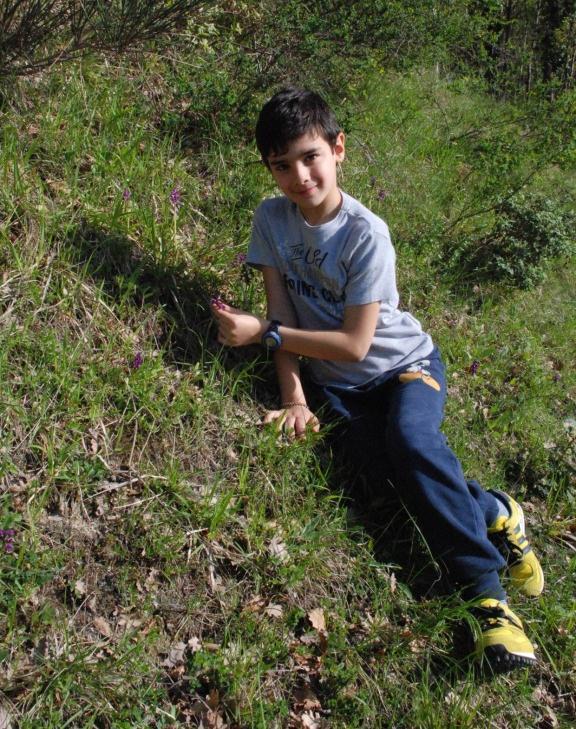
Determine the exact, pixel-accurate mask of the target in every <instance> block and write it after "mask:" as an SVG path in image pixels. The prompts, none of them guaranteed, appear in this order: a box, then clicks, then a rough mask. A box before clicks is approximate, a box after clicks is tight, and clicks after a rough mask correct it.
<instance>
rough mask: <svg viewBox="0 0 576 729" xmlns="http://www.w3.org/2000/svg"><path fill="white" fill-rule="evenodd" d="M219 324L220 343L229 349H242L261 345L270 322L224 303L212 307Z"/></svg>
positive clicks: (213, 304) (214, 304)
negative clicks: (247, 345) (245, 346)
mask: <svg viewBox="0 0 576 729" xmlns="http://www.w3.org/2000/svg"><path fill="white" fill-rule="evenodd" d="M211 309H212V313H213V314H214V316H215V317H216V321H217V322H218V341H219V342H220V344H225V345H226V346H228V347H242V346H244V345H246V344H260V340H261V339H262V335H263V334H264V332H265V331H266V328H267V326H268V322H267V321H266V319H262V318H261V317H259V316H255V315H254V314H250V313H249V312H248V311H242V309H235V308H234V307H233V306H228V304H224V303H223V302H220V301H219V302H218V303H215V302H213V303H212V305H211Z"/></svg>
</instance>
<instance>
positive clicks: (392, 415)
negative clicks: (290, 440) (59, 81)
mask: <svg viewBox="0 0 576 729" xmlns="http://www.w3.org/2000/svg"><path fill="white" fill-rule="evenodd" d="M321 395H322V397H323V399H324V400H325V401H327V403H328V404H329V406H330V408H331V410H332V413H333V414H334V415H337V416H340V417H341V418H343V419H344V421H345V430H344V436H343V438H344V446H345V452H346V453H349V454H351V457H352V459H353V461H354V462H355V464H357V465H359V466H360V467H361V468H362V470H363V472H364V475H365V477H367V478H371V477H373V478H374V480H375V482H376V483H381V482H382V481H385V479H383V478H382V476H383V473H384V472H385V473H386V474H387V475H388V474H390V476H391V479H392V481H393V484H394V487H395V489H396V491H397V493H398V494H399V496H400V498H401V500H402V502H403V503H404V505H405V506H406V508H407V509H408V511H409V512H410V514H411V515H412V517H413V518H414V520H415V522H416V524H417V526H418V528H419V530H420V531H421V533H422V535H423V537H424V539H425V540H426V542H427V544H428V547H429V548H430V550H431V552H432V555H433V556H434V558H435V559H436V560H437V561H438V563H439V564H440V565H443V566H444V568H445V570H446V572H447V575H448V577H449V579H450V581H451V582H452V583H453V584H454V585H455V586H457V587H458V588H461V589H462V592H463V595H464V597H465V598H467V599H473V598H475V597H480V596H482V597H493V598H496V599H498V600H502V599H505V598H506V593H505V592H504V590H503V588H502V585H501V583H500V578H499V575H498V572H499V571H500V570H501V569H502V568H503V567H504V566H505V561H504V559H503V557H502V556H501V555H500V553H499V552H498V550H497V549H496V547H495V546H494V545H493V544H492V543H491V542H490V540H489V539H488V535H487V526H488V525H490V524H492V522H493V521H494V520H495V519H496V516H497V513H498V506H497V501H496V498H495V496H493V495H492V494H491V493H489V492H487V491H484V490H483V489H482V488H481V487H480V485H479V484H478V483H477V482H475V481H467V480H466V478H465V477H464V474H463V472H462V467H461V465H460V462H459V461H458V459H457V458H456V456H455V455H454V453H453V452H452V451H451V450H450V448H449V447H448V445H447V443H446V438H445V436H444V435H443V434H442V433H441V432H440V426H441V423H442V420H443V417H444V402H445V399H446V380H445V372H444V365H443V363H442V360H441V357H440V354H439V352H438V350H437V349H434V351H433V352H432V353H431V354H430V355H429V356H428V358H427V359H425V360H422V361H420V362H416V363H414V364H412V365H410V366H405V367H401V368H398V369H395V370H391V371H390V372H387V373H385V374H384V375H382V376H380V377H379V378H377V379H376V380H374V381H372V382H371V383H369V384H368V385H365V386H362V387H359V388H354V389H344V388H340V387H334V386H327V387H323V388H322V389H321Z"/></svg>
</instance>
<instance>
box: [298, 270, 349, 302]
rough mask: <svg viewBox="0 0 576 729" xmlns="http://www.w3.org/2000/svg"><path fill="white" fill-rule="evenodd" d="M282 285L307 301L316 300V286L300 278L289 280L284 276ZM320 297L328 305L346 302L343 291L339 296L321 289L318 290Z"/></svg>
mask: <svg viewBox="0 0 576 729" xmlns="http://www.w3.org/2000/svg"><path fill="white" fill-rule="evenodd" d="M284 285H285V286H286V288H287V289H290V291H295V292H296V293H297V294H298V295H299V296H304V297H306V298H308V299H317V298H318V290H317V288H316V286H313V285H312V284H308V283H306V281H302V279H300V278H290V277H289V276H287V275H286V274H284ZM320 296H322V298H323V299H324V301H327V302H328V303H329V304H339V303H341V302H344V301H346V293H345V292H344V291H343V292H342V293H341V294H340V295H337V294H334V293H332V291H330V290H329V289H325V288H324V287H322V288H321V289H320Z"/></svg>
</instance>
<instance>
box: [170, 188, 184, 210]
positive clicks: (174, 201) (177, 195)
mask: <svg viewBox="0 0 576 729" xmlns="http://www.w3.org/2000/svg"><path fill="white" fill-rule="evenodd" d="M170 204H171V205H172V206H173V207H174V208H179V207H180V205H181V204H182V193H181V192H180V190H179V189H178V188H177V187H175V188H174V189H173V190H172V192H171V193H170Z"/></svg>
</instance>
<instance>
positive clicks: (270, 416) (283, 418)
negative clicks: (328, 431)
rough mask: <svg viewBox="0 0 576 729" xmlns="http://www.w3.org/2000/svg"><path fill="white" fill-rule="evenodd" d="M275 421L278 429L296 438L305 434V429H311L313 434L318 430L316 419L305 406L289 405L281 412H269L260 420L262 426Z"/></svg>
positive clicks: (318, 424)
mask: <svg viewBox="0 0 576 729" xmlns="http://www.w3.org/2000/svg"><path fill="white" fill-rule="evenodd" d="M276 421H278V425H279V427H280V428H282V429H283V430H284V431H285V432H287V433H290V434H293V435H295V436H296V437H297V438H299V437H301V436H303V435H304V434H305V433H306V428H312V430H313V431H314V432H315V433H317V432H318V431H319V430H320V422H319V420H318V418H317V417H316V416H315V415H314V413H313V412H312V411H311V410H310V409H309V408H308V407H306V405H290V406H289V407H286V408H282V409H281V410H269V411H268V412H267V413H266V415H265V416H264V418H263V420H262V422H263V423H264V424H266V423H274V422H276Z"/></svg>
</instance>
